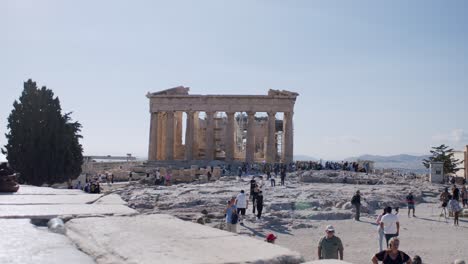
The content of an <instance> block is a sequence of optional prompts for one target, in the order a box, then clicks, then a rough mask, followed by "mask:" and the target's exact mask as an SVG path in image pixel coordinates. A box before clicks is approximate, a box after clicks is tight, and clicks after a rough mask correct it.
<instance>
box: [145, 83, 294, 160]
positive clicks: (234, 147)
mask: <svg viewBox="0 0 468 264" xmlns="http://www.w3.org/2000/svg"><path fill="white" fill-rule="evenodd" d="M146 96H147V97H148V99H149V100H150V114H151V124H150V136H149V148H148V149H149V150H148V161H166V162H169V163H170V162H172V161H186V162H188V163H193V162H195V161H203V162H211V161H214V160H220V161H225V162H228V163H232V162H249V163H253V162H267V163H273V162H283V163H288V162H292V161H293V145H294V144H293V142H294V134H293V113H294V103H295V101H296V97H297V96H298V94H297V93H294V92H289V91H279V90H270V91H268V95H191V94H189V88H188V87H183V86H180V87H176V88H172V89H168V90H164V91H160V92H155V93H148V94H147V95H146ZM257 113H263V114H264V116H263V117H262V116H256V114H257ZM265 113H266V114H265ZM281 114H282V116H283V118H282V120H281V119H278V120H277V118H276V116H277V115H278V116H279V115H281ZM183 123H185V137H183V130H184V129H183V126H184V124H183Z"/></svg>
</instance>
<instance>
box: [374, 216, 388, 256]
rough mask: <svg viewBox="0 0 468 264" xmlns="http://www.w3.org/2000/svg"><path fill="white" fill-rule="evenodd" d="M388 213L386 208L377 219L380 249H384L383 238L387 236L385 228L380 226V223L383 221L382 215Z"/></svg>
mask: <svg viewBox="0 0 468 264" xmlns="http://www.w3.org/2000/svg"><path fill="white" fill-rule="evenodd" d="M386 214H387V208H384V210H383V212H382V213H381V214H380V215H379V216H378V217H377V220H376V221H375V222H376V223H377V226H378V227H377V230H378V232H379V249H380V251H382V250H383V238H384V236H385V234H384V230H383V228H382V227H381V226H380V223H381V222H382V217H383V216H384V215H386Z"/></svg>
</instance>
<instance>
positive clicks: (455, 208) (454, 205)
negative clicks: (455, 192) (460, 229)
mask: <svg viewBox="0 0 468 264" xmlns="http://www.w3.org/2000/svg"><path fill="white" fill-rule="evenodd" d="M448 208H449V212H451V213H452V214H453V225H454V226H458V216H459V214H460V211H461V210H462V208H461V207H460V204H459V203H458V200H456V199H455V198H454V197H453V196H451V195H449V202H448Z"/></svg>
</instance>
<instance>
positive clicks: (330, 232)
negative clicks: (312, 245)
mask: <svg viewBox="0 0 468 264" xmlns="http://www.w3.org/2000/svg"><path fill="white" fill-rule="evenodd" d="M325 233H326V235H325V236H324V237H322V238H321V239H320V241H319V243H318V250H317V255H318V258H319V259H338V258H339V259H340V260H343V243H341V239H340V238H339V237H337V236H335V228H334V227H333V226H331V225H329V226H327V227H326V229H325Z"/></svg>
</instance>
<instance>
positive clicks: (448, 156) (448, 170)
mask: <svg viewBox="0 0 468 264" xmlns="http://www.w3.org/2000/svg"><path fill="white" fill-rule="evenodd" d="M430 152H431V154H432V156H431V157H429V158H427V159H424V160H423V165H424V166H425V167H426V168H429V166H430V163H431V162H433V161H438V162H443V163H444V173H445V174H453V173H456V172H457V171H458V170H459V168H457V167H458V165H459V164H461V163H462V162H461V161H460V160H458V159H455V157H454V155H455V154H454V153H453V149H452V148H449V147H448V146H446V145H445V144H442V145H440V146H438V147H432V150H431V151H430Z"/></svg>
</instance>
